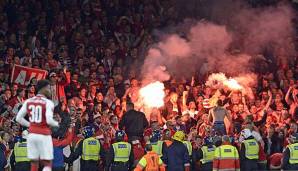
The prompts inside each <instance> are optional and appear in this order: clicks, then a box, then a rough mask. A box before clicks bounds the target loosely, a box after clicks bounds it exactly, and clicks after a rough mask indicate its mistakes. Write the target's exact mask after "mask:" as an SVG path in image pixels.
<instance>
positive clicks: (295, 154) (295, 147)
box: [287, 143, 298, 164]
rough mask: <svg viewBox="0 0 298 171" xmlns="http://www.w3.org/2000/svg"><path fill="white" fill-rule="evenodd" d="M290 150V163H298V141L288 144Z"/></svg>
mask: <svg viewBox="0 0 298 171" xmlns="http://www.w3.org/2000/svg"><path fill="white" fill-rule="evenodd" d="M287 148H289V150H290V159H289V163H290V164H297V163H298V143H294V144H290V145H288V146H287Z"/></svg>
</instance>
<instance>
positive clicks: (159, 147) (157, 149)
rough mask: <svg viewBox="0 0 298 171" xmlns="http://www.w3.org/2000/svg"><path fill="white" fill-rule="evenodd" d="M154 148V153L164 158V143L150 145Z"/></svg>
mask: <svg viewBox="0 0 298 171" xmlns="http://www.w3.org/2000/svg"><path fill="white" fill-rule="evenodd" d="M150 144H151V146H152V151H154V152H155V153H157V154H158V156H159V157H161V156H162V144H163V141H157V142H156V143H150Z"/></svg>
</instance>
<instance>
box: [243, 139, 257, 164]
mask: <svg viewBox="0 0 298 171" xmlns="http://www.w3.org/2000/svg"><path fill="white" fill-rule="evenodd" d="M243 144H244V145H245V157H246V158H248V159H251V160H252V159H259V144H258V142H257V141H256V140H255V139H249V140H244V141H243Z"/></svg>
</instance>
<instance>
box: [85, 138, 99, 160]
mask: <svg viewBox="0 0 298 171" xmlns="http://www.w3.org/2000/svg"><path fill="white" fill-rule="evenodd" d="M99 143H100V142H99V140H97V139H95V138H93V137H90V138H87V139H85V140H83V149H82V159H83V160H94V161H98V160H99V159H100V157H99V152H100V144H99Z"/></svg>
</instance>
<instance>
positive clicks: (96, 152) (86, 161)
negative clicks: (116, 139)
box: [65, 126, 104, 171]
mask: <svg viewBox="0 0 298 171" xmlns="http://www.w3.org/2000/svg"><path fill="white" fill-rule="evenodd" d="M93 134H94V128H92V127H91V126H86V127H84V128H83V135H84V137H85V139H84V140H82V141H80V142H79V143H78V145H77V147H76V149H75V151H74V152H73V153H71V154H70V156H69V157H68V158H66V159H65V161H66V162H67V163H72V162H73V161H75V160H76V159H77V158H78V157H79V156H81V162H80V164H81V165H80V170H81V171H86V170H87V171H91V170H98V169H99V162H100V161H101V160H103V159H104V149H103V147H102V145H101V144H100V141H99V140H98V139H95V138H94V137H92V136H93Z"/></svg>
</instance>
